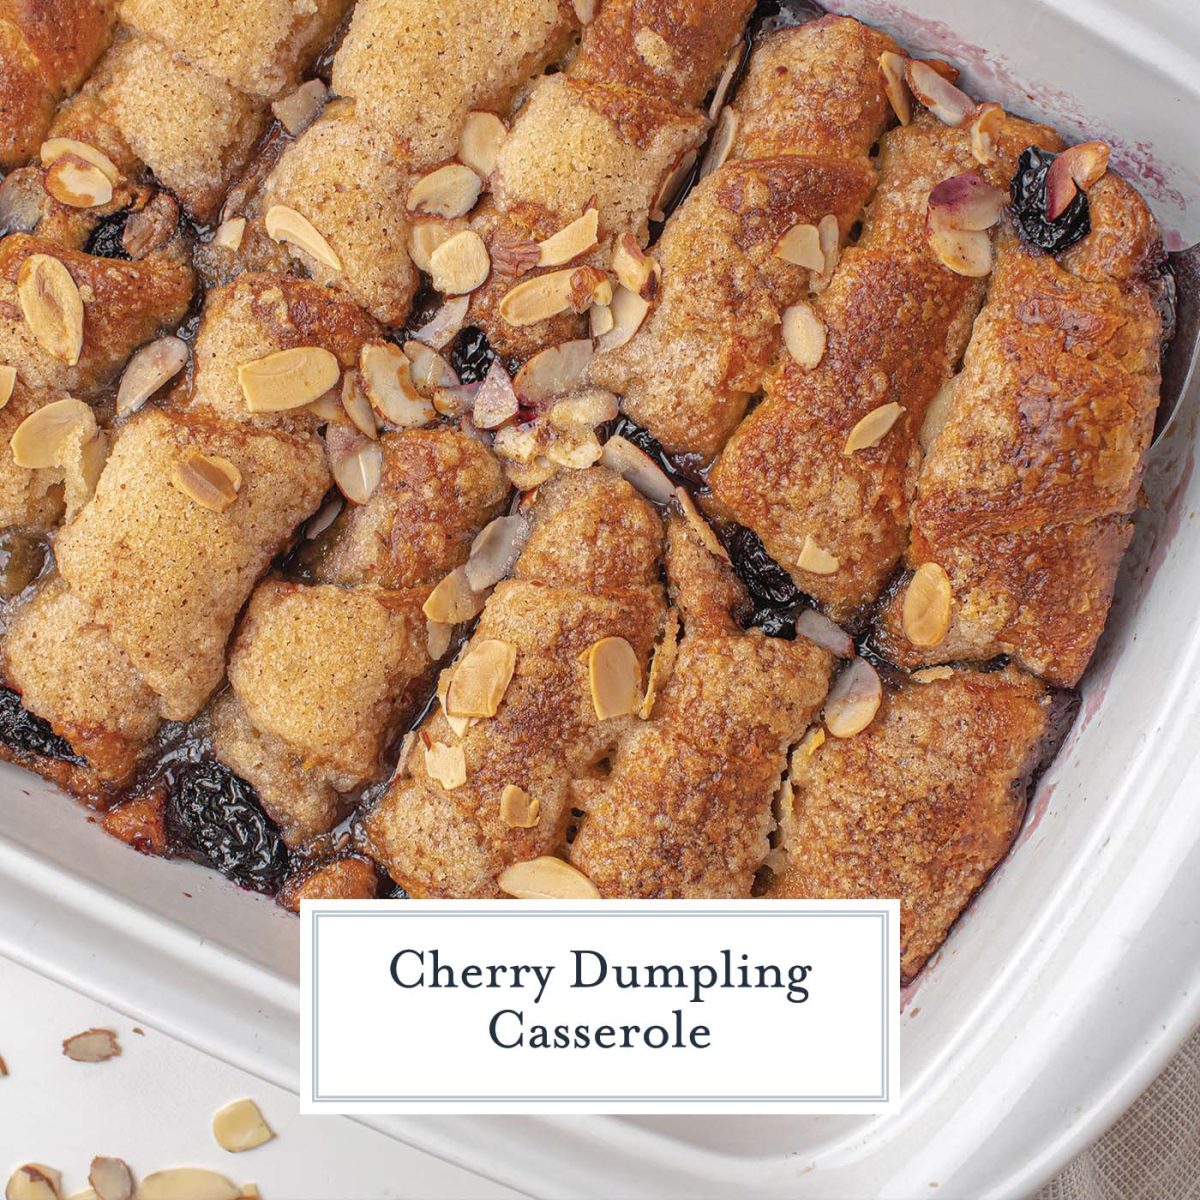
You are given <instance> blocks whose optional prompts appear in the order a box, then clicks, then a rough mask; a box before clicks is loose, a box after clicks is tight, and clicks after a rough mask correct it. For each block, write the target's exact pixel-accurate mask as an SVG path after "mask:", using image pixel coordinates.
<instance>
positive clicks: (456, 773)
mask: <svg viewBox="0 0 1200 1200" xmlns="http://www.w3.org/2000/svg"><path fill="white" fill-rule="evenodd" d="M425 770H426V771H427V772H428V773H429V777H430V779H433V780H436V781H437V782H438V783H440V784H441V785H442V787H443V788H445V789H446V791H448V792H452V791H454V789H455V788H460V787H462V785H463V784H464V783H466V782H467V756H466V754H465V753H464V751H463V748H462V747H461V746H447V745H446V743H445V742H430V743H429V745H428V746H426V747H425Z"/></svg>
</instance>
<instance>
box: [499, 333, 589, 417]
mask: <svg viewBox="0 0 1200 1200" xmlns="http://www.w3.org/2000/svg"><path fill="white" fill-rule="evenodd" d="M591 359H592V341H591V338H579V339H577V340H576V341H572V342H563V343H562V344H561V345H559V346H551V347H550V348H549V349H546V350H540V351H538V353H537V354H535V355H534V356H533V357H532V358H531V359H529V361H528V362H527V363H526V364H525V365H524V366H523V367H522V368H521V369H520V370H519V371H518V372H517V374H516V377H515V378H514V379H513V387H514V388H515V389H516V393H517V395H518V396H520V397H521V398H522V399H523V400H527V401H530V402H532V403H540V402H542V401H545V400H549V399H550V398H551V397H552V396H561V395H563V393H565V392H569V391H570V390H571V389H572V388H574V387H576V386H577V385H578V384H579V382H580V381H581V380H582V378H583V373H584V371H586V370H587V366H588V363H589V362H591Z"/></svg>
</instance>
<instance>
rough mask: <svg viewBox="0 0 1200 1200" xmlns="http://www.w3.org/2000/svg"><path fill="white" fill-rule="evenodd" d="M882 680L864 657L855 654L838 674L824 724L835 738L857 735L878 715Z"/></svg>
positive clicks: (826, 703) (828, 700)
mask: <svg viewBox="0 0 1200 1200" xmlns="http://www.w3.org/2000/svg"><path fill="white" fill-rule="evenodd" d="M882 700H883V684H882V683H880V681H879V676H878V675H877V674H876V672H875V668H874V667H872V666H871V664H870V663H869V662H867V660H866V659H865V658H856V659H854V661H853V662H851V664H850V665H849V666H848V667H847V668H846V669H845V670H844V671H843V672H842V673H841V674H840V675H839V676H838V677H837V681H836V682H835V683H834V685H833V687H832V688H831V689H830V691H829V695H828V696H827V697H826V698H825V725H826V727H827V728H828V730H829V732H830V733H832V734H833V736H834V737H836V738H849V737H854V735H855V734H857V733H861V732H862V731H863V730H864V729H866V727H867V726H868V725H870V723H871V722H872V721H873V720H874V719H875V714H876V713H877V712H878V711H879V705H880V703H881V702H882Z"/></svg>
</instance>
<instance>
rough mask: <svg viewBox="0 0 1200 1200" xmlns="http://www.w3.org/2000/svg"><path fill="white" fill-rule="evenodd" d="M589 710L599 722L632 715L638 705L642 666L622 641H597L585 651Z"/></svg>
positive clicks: (628, 645) (619, 639)
mask: <svg viewBox="0 0 1200 1200" xmlns="http://www.w3.org/2000/svg"><path fill="white" fill-rule="evenodd" d="M587 668H588V683H589V685H590V687H591V692H592V707H593V708H594V709H595V712H596V717H597V719H598V720H600V721H607V720H608V719H609V718H611V717H625V716H628V715H629V714H630V713H635V712H637V710H638V709H639V708H640V707H641V703H642V666H641V663H639V662H638V656H637V652H636V651H635V650H634V648H633V647H632V646H631V645H630V644H629V643H628V642H627V641H626V640H625V639H624V638H623V637H606V638H601V639H600V640H599V641H598V642H595V643H593V644H592V645H591V646H589V647H588V650H587Z"/></svg>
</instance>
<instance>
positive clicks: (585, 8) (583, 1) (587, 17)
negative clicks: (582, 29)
mask: <svg viewBox="0 0 1200 1200" xmlns="http://www.w3.org/2000/svg"><path fill="white" fill-rule="evenodd" d="M571 7H572V8H573V9H574V10H575V16H576V17H578V18H579V23H580V25H590V24H591V23H592V21H593V20H594V19H595V17H596V0H571Z"/></svg>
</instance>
